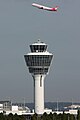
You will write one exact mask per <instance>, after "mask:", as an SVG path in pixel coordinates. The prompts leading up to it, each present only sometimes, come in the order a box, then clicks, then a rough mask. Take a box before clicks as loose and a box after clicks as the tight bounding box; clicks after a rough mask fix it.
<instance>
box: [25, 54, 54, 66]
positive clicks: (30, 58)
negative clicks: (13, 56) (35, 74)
mask: <svg viewBox="0 0 80 120" xmlns="http://www.w3.org/2000/svg"><path fill="white" fill-rule="evenodd" d="M52 56H53V55H25V56H24V57H25V60H26V63H27V66H50V63H51V59H52Z"/></svg>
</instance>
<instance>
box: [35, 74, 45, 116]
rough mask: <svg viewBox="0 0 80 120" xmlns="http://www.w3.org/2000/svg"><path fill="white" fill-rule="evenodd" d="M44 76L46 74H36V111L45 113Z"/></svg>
mask: <svg viewBox="0 0 80 120" xmlns="http://www.w3.org/2000/svg"><path fill="white" fill-rule="evenodd" d="M44 78H45V75H39V74H37V75H34V76H33V79H34V103H35V113H37V114H43V113H44Z"/></svg>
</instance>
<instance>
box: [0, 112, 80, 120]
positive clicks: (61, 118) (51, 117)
mask: <svg viewBox="0 0 80 120" xmlns="http://www.w3.org/2000/svg"><path fill="white" fill-rule="evenodd" d="M0 120H80V111H78V114H77V115H76V116H75V115H72V114H65V113H64V112H63V114H58V115H57V114H56V113H54V114H52V113H50V114H47V113H44V114H43V115H41V116H40V115H37V114H34V115H33V116H32V117H30V116H24V115H17V114H15V115H13V114H11V113H10V114H9V115H4V114H3V113H0Z"/></svg>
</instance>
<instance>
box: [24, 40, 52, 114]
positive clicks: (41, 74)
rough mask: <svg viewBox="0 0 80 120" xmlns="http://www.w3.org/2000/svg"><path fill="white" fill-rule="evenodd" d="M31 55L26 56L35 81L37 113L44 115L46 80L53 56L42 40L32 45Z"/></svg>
mask: <svg viewBox="0 0 80 120" xmlns="http://www.w3.org/2000/svg"><path fill="white" fill-rule="evenodd" d="M30 49H31V53H28V54H26V55H24V58H25V61H26V65H27V66H28V69H29V72H30V73H31V75H32V77H33V80H34V104H35V108H34V110H35V113H37V114H43V113H44V78H45V76H46V74H47V73H48V70H49V67H50V63H51V60H52V57H53V54H51V53H49V52H48V51H47V45H46V44H45V43H43V42H41V41H40V40H38V42H35V43H33V44H32V45H30Z"/></svg>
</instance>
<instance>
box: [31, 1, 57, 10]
mask: <svg viewBox="0 0 80 120" xmlns="http://www.w3.org/2000/svg"><path fill="white" fill-rule="evenodd" d="M32 6H34V7H37V8H39V9H43V10H48V11H57V9H58V6H56V7H54V8H52V7H46V6H43V5H40V4H36V3H33V4H32Z"/></svg>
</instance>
